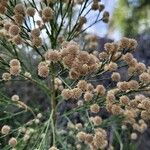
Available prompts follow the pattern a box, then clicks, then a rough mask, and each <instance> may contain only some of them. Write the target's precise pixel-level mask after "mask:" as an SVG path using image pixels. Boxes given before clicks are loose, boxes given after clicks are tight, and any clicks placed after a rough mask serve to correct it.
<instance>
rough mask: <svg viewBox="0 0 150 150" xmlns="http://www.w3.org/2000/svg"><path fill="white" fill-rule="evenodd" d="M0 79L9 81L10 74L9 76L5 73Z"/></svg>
mask: <svg viewBox="0 0 150 150" xmlns="http://www.w3.org/2000/svg"><path fill="white" fill-rule="evenodd" d="M2 79H3V80H4V81H9V80H11V74H10V73H7V72H5V73H3V74H2Z"/></svg>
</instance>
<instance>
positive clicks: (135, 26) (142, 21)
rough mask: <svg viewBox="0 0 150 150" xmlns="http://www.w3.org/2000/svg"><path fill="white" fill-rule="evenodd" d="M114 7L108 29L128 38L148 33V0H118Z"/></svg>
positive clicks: (149, 7) (149, 26) (149, 19)
mask: <svg viewBox="0 0 150 150" xmlns="http://www.w3.org/2000/svg"><path fill="white" fill-rule="evenodd" d="M115 7H116V8H115V9H114V12H113V17H112V20H111V24H110V28H112V29H114V28H117V29H118V30H119V31H120V32H121V33H122V35H124V36H128V37H134V36H136V35H138V34H141V33H143V32H148V33H150V0H119V1H118V2H117V6H115Z"/></svg>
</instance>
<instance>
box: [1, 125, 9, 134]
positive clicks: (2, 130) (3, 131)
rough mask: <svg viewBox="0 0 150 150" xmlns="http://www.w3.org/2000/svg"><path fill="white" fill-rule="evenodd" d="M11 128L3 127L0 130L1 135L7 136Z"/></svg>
mask: <svg viewBox="0 0 150 150" xmlns="http://www.w3.org/2000/svg"><path fill="white" fill-rule="evenodd" d="M10 130H11V128H10V126H8V125H4V126H3V127H2V129H1V133H2V134H5V135H7V134H8V133H9V132H10Z"/></svg>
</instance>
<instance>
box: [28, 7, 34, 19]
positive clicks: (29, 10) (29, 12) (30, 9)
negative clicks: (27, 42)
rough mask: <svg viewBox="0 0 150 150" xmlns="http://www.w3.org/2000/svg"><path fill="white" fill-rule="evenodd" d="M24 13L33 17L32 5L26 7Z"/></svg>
mask: <svg viewBox="0 0 150 150" xmlns="http://www.w3.org/2000/svg"><path fill="white" fill-rule="evenodd" d="M26 14H27V15H28V16H30V17H33V16H34V15H35V9H34V8H33V7H28V8H27V10H26Z"/></svg>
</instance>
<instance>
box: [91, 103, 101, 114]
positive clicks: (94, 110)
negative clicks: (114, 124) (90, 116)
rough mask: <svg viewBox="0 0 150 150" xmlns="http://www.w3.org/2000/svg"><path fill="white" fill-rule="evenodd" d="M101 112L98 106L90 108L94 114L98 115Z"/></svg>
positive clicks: (94, 105)
mask: <svg viewBox="0 0 150 150" xmlns="http://www.w3.org/2000/svg"><path fill="white" fill-rule="evenodd" d="M99 110H100V107H99V105H98V104H93V105H91V106H90V111H91V112H92V113H98V112H99Z"/></svg>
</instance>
